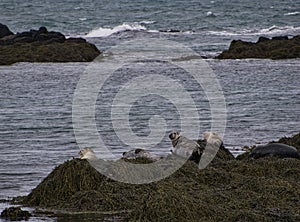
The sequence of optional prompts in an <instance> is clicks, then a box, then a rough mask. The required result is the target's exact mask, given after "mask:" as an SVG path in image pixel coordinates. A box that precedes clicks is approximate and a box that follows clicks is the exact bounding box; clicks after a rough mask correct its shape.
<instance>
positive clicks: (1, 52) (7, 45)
mask: <svg viewBox="0 0 300 222" xmlns="http://www.w3.org/2000/svg"><path fill="white" fill-rule="evenodd" d="M2 26H4V25H0V33H1V34H3V37H2V38H0V65H10V64H13V63H16V62H90V61H93V60H94V59H95V58H96V57H97V56H98V55H99V54H100V51H99V50H98V49H97V47H96V46H95V45H93V44H91V43H88V42H86V40H85V39H82V38H69V39H67V38H66V37H65V36H64V35H63V34H62V33H60V32H53V31H48V30H47V28H45V27H41V28H39V30H30V31H28V32H22V33H17V34H13V33H12V32H10V31H9V29H8V28H7V27H6V28H7V30H8V31H7V32H5V28H1V27H2ZM1 36H2V35H1Z"/></svg>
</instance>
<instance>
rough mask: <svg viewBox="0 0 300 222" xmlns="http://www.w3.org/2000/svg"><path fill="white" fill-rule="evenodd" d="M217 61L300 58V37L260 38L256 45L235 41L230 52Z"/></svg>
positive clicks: (219, 56) (223, 53)
mask: <svg viewBox="0 0 300 222" xmlns="http://www.w3.org/2000/svg"><path fill="white" fill-rule="evenodd" d="M216 58H217V59H246V58H257V59H292V58H300V37H299V36H294V37H293V38H290V39H289V38H288V37H287V36H277V37H273V38H272V39H269V38H266V37H260V38H259V39H258V41H257V42H256V43H253V42H246V41H242V40H233V41H232V42H231V44H230V46H229V49H228V50H225V51H223V52H222V53H221V54H220V55H218V56H217V57H216Z"/></svg>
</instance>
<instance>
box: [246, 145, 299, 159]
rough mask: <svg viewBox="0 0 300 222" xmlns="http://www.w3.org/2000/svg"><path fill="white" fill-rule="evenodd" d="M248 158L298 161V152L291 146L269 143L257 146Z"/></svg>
mask: <svg viewBox="0 0 300 222" xmlns="http://www.w3.org/2000/svg"><path fill="white" fill-rule="evenodd" d="M249 157H251V158H254V159H258V158H261V157H281V158H286V157H289V158H297V159H300V154H299V151H298V150H297V149H296V148H295V147H292V146H288V145H285V144H282V143H269V144H267V145H259V146H257V147H256V148H254V149H253V150H252V151H251V153H250V155H249Z"/></svg>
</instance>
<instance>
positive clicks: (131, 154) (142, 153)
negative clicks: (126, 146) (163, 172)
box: [123, 149, 161, 161]
mask: <svg viewBox="0 0 300 222" xmlns="http://www.w3.org/2000/svg"><path fill="white" fill-rule="evenodd" d="M123 158H124V159H137V158H146V159H149V160H151V161H157V160H159V159H161V157H160V156H158V155H156V154H153V153H150V152H149V151H147V150H144V149H135V150H130V151H127V152H124V153H123Z"/></svg>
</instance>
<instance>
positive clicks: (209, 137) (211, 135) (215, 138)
mask: <svg viewBox="0 0 300 222" xmlns="http://www.w3.org/2000/svg"><path fill="white" fill-rule="evenodd" d="M203 137H204V140H205V141H206V142H207V143H209V144H211V145H213V146H217V147H218V148H219V147H221V146H223V140H222V138H221V137H220V136H219V135H218V134H217V133H215V132H204V133H203Z"/></svg>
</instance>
